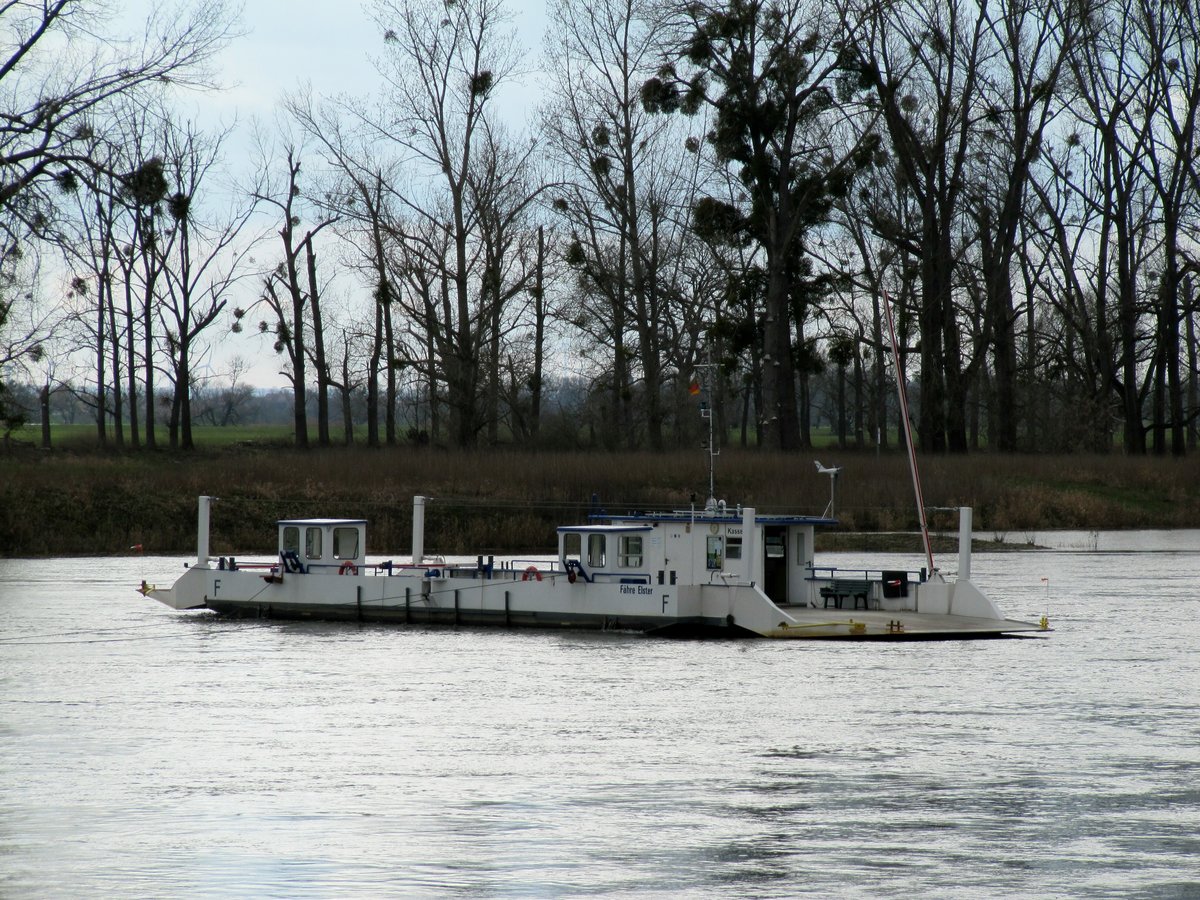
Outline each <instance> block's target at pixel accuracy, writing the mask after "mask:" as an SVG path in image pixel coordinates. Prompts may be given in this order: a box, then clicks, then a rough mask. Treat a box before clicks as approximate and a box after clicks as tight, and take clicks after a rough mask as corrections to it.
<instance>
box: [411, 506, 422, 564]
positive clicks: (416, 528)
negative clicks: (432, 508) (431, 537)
mask: <svg viewBox="0 0 1200 900" xmlns="http://www.w3.org/2000/svg"><path fill="white" fill-rule="evenodd" d="M424 562H425V498H424V497H413V529H412V564H413V565H414V566H419V565H422V564H423V563H424Z"/></svg>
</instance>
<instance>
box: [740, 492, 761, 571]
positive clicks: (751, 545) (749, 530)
mask: <svg viewBox="0 0 1200 900" xmlns="http://www.w3.org/2000/svg"><path fill="white" fill-rule="evenodd" d="M757 564H758V529H757V528H756V527H755V524H754V507H753V506H747V507H744V508H743V509H742V565H743V566H744V567H745V572H746V575H745V579H746V581H747V582H754V581H757V580H758V579H757V578H756V577H755V575H756V573H757V570H756V568H755V567H756V566H757Z"/></svg>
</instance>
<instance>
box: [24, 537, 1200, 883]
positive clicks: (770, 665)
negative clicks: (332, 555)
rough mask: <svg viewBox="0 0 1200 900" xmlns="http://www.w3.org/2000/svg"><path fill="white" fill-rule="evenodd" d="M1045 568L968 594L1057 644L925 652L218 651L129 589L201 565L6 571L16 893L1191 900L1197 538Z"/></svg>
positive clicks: (571, 639) (147, 561)
mask: <svg viewBox="0 0 1200 900" xmlns="http://www.w3.org/2000/svg"><path fill="white" fill-rule="evenodd" d="M1025 537H1026V536H1024V535H1021V536H1015V535H1014V536H1009V540H1010V541H1012V542H1014V543H1016V542H1024V540H1025ZM1037 542H1038V543H1041V544H1047V543H1049V544H1051V545H1055V544H1057V545H1058V546H1060V547H1063V548H1065V549H1052V550H1043V551H1029V552H1018V553H1011V552H1010V553H977V554H976V555H975V558H974V563H973V571H974V575H975V580H976V581H977V582H978V583H979V584H980V585H981V586H983V587H984V589H985V590H986V591H987V592H988V593H990V594H991V595H992V596H993V597H994V598H995V599H996V600H997V601H998V603H999V604H1000V606H1001V608H1002V609H1003V610H1004V611H1005V612H1006V613H1007V614H1009V615H1012V616H1014V617H1018V618H1025V619H1037V618H1038V617H1040V616H1041V615H1042V614H1043V613H1048V614H1049V616H1050V618H1051V622H1052V625H1053V626H1054V628H1055V629H1056V630H1055V631H1054V633H1053V634H1052V635H1050V636H1049V637H1045V638H1032V639H1022V640H1015V639H1014V640H1000V641H983V642H957V641H952V642H945V643H912V644H904V643H898V644H876V643H867V644H855V643H812V644H805V643H801V642H797V643H789V642H772V641H756V640H742V641H706V642H694V641H671V640H660V639H651V638H646V637H641V636H635V635H625V634H588V633H572V632H557V633H534V632H528V631H512V632H506V631H487V630H478V629H458V630H455V629H449V628H446V629H436V628H416V627H410V628H404V627H377V626H365V627H364V626H356V625H353V624H340V625H328V624H320V623H312V624H309V623H305V624H279V623H270V622H260V621H228V620H223V619H220V618H217V617H215V616H214V615H212V614H210V613H208V612H204V611H199V612H188V613H176V612H173V611H171V610H169V609H167V608H166V607H164V606H160V605H158V604H156V603H154V602H153V601H149V600H144V599H142V598H141V597H140V596H139V595H138V594H137V593H135V592H134V591H133V587H134V585H135V584H137V583H138V582H139V581H140V580H141V579H142V578H143V577H146V578H147V579H148V580H150V581H151V582H157V583H169V581H170V580H171V579H172V578H173V577H174V576H175V575H176V574H178V573H179V572H180V571H182V569H181V565H182V562H183V560H182V559H179V558H139V559H70V560H65V559H64V560H46V561H37V562H33V561H22V560H3V561H0V896H3V897H8V898H26V897H47V898H60V897H88V898H92V897H121V898H130V897H137V898H140V897H146V898H150V897H172V898H178V897H184V898H187V897H289V898H304V897H322V898H324V897H489V898H490V897H555V898H558V897H576V896H588V897H622V898H624V897H714V898H715V897H721V898H726V897H744V898H761V897H794V896H799V895H806V896H814V897H895V898H911V897H914V896H918V895H919V896H921V897H923V898H939V897H946V898H951V897H953V898H961V897H974V896H979V897H1037V898H1043V897H1121V898H1126V897H1147V898H1149V897H1153V898H1162V897H1168V898H1170V897H1179V898H1182V897H1200V711H1198V709H1197V701H1198V698H1200V653H1197V649H1198V648H1200V595H1198V593H1197V585H1198V584H1200V533H1195V532H1189V533H1185V532H1171V533H1167V534H1163V533H1159V534H1153V533H1140V534H1132V535H1131V534H1128V533H1126V534H1122V535H1119V536H1113V535H1107V534H1103V535H1099V534H1094V533H1093V534H1087V533H1084V534H1080V535H1076V536H1057V537H1055V536H1045V535H1041V536H1038V537H1037ZM1164 548H1165V549H1164ZM1152 551H1157V552H1152ZM863 560H865V562H864V561H863ZM819 562H821V563H822V564H827V563H832V564H840V565H847V566H849V565H856V566H859V567H862V566H864V565H866V566H870V567H871V568H891V567H894V566H896V565H897V563H900V564H902V565H908V566H911V565H912V564H913V560H912V559H911V558H907V557H906V558H904V559H903V560H901V559H899V558H897V557H895V556H892V555H889V554H866V555H863V554H856V555H851V554H832V555H830V554H826V555H824V556H823V557H822V558H821V560H819ZM948 567H949V568H951V569H953V568H954V567H955V566H954V565H950V566H948ZM1043 579H1045V580H1043Z"/></svg>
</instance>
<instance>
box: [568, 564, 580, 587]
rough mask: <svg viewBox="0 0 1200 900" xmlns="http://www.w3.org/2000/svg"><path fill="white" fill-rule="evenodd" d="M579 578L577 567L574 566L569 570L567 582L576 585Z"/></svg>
mask: <svg viewBox="0 0 1200 900" xmlns="http://www.w3.org/2000/svg"><path fill="white" fill-rule="evenodd" d="M578 577H579V576H578V575H576V574H575V567H574V566H572V567H571V568H569V569H567V581H569V582H571V584H574V583H575V579H576V578H578Z"/></svg>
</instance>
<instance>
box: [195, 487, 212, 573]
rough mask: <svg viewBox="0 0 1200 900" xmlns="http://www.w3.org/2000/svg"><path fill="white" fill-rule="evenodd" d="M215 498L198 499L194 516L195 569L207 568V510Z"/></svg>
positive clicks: (202, 497)
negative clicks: (197, 507) (196, 512)
mask: <svg viewBox="0 0 1200 900" xmlns="http://www.w3.org/2000/svg"><path fill="white" fill-rule="evenodd" d="M215 499H216V498H215V497H204V496H201V497H200V504H199V512H198V514H197V516H196V568H197V569H207V568H208V559H209V557H208V510H209V507H210V506H211V505H212V502H213V500H215Z"/></svg>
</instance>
